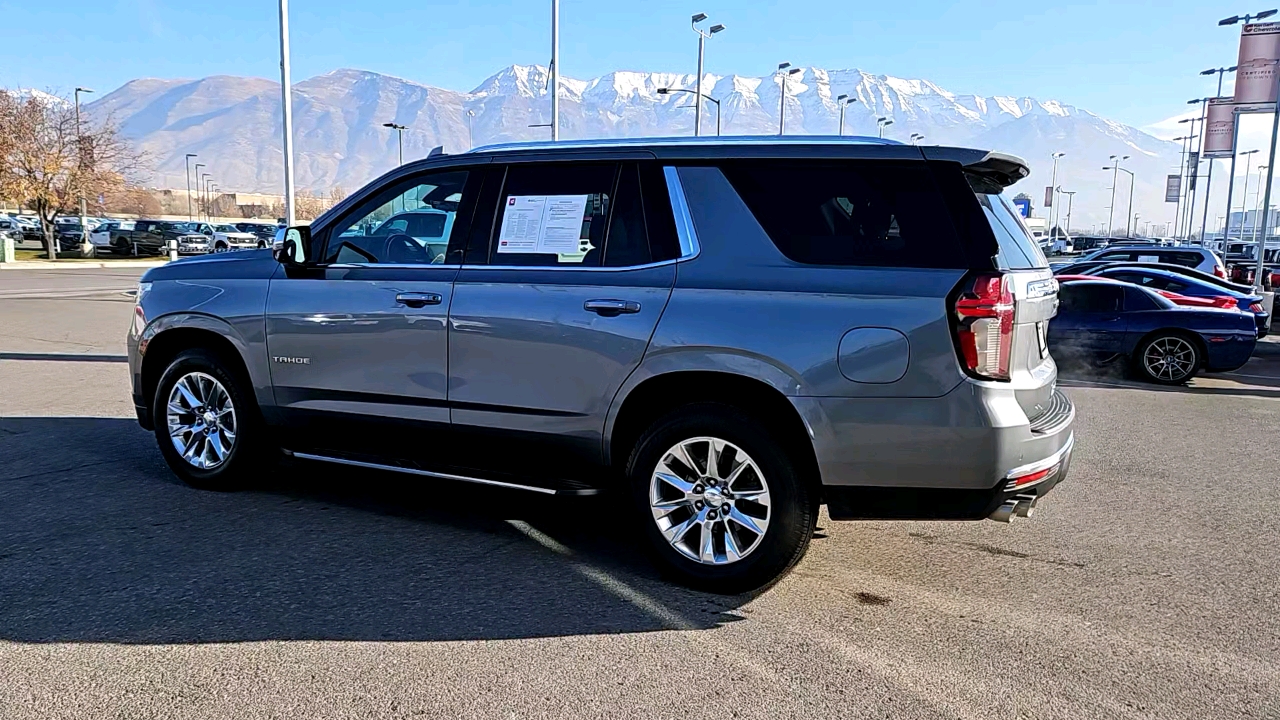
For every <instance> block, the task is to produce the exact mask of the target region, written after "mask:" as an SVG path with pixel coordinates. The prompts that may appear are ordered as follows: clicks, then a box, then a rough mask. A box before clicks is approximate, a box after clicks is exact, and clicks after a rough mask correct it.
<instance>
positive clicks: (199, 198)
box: [187, 163, 207, 217]
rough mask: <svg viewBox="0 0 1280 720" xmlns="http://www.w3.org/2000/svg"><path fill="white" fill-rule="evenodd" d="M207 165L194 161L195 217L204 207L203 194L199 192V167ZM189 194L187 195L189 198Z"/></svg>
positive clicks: (198, 215)
mask: <svg viewBox="0 0 1280 720" xmlns="http://www.w3.org/2000/svg"><path fill="white" fill-rule="evenodd" d="M202 167H207V166H206V165H205V164H204V163H196V165H195V170H196V174H195V178H196V217H200V212H201V210H202V209H203V208H204V194H203V193H201V192H200V168H202ZM190 197H191V196H190V195H188V196H187V198H188V199H190Z"/></svg>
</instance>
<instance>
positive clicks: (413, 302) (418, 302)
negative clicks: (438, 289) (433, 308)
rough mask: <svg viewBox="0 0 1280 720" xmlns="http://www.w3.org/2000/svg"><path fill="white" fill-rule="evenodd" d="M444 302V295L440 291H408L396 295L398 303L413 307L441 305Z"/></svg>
mask: <svg viewBox="0 0 1280 720" xmlns="http://www.w3.org/2000/svg"><path fill="white" fill-rule="evenodd" d="M442 302H444V296H443V295H441V294H440V293H421V292H406V293H398V294H397V295H396V303H397V304H399V305H407V306H408V307H411V308H420V307H425V306H427V305H439V304H440V303H442Z"/></svg>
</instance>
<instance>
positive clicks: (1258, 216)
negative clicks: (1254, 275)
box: [1253, 165, 1267, 243]
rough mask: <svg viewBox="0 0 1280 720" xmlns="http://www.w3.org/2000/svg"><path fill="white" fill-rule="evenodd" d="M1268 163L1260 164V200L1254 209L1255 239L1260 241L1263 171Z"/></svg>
mask: <svg viewBox="0 0 1280 720" xmlns="http://www.w3.org/2000/svg"><path fill="white" fill-rule="evenodd" d="M1266 169H1267V166H1266V165H1259V166H1258V202H1257V209H1255V210H1254V211H1253V241H1254V242H1255V243H1256V242H1258V223H1259V221H1261V219H1262V201H1263V197H1262V171H1263V170H1266Z"/></svg>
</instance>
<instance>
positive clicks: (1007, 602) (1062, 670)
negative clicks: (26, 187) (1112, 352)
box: [0, 269, 1280, 720]
mask: <svg viewBox="0 0 1280 720" xmlns="http://www.w3.org/2000/svg"><path fill="white" fill-rule="evenodd" d="M141 272H142V271H141V270H131V269H114V270H50V271H36V270H22V271H2V272H0V717H3V718H6V719H9V718H99V717H127V718H149V717H156V718H169V717H215V718H258V717H262V718H276V717H280V718H283V717H298V718H370V717H518V718H526V717H574V718H594V717H598V718H630V717H637V718H639V717H670V718H676V717H733V718H757V717H759V718H766V717H767V718H783V717H805V718H836V717H840V718H885V717H894V718H898V717H904V718H1064V719H1065V718H1070V719H1072V720H1079V719H1082V718H1160V719H1162V720H1167V719H1171V718H1195V719H1197V720H1201V719H1203V718H1277V717H1280V593H1277V591H1276V589H1277V578H1280V552H1278V551H1277V546H1278V545H1280V519H1278V518H1277V509H1278V508H1280V483H1278V482H1277V478H1278V477H1280V465H1278V460H1277V458H1280V453H1277V449H1278V448H1280V434H1278V433H1277V428H1278V427H1280V352H1276V350H1278V349H1280V344H1269V345H1268V346H1267V347H1265V348H1264V350H1265V351H1266V352H1262V353H1260V354H1259V356H1258V357H1256V358H1255V359H1254V360H1253V361H1251V362H1250V363H1249V364H1248V365H1246V366H1245V367H1244V368H1242V369H1241V370H1240V371H1238V372H1237V373H1232V374H1227V375H1218V376H1214V377H1211V378H1200V379H1197V380H1196V381H1194V382H1193V383H1192V385H1191V386H1190V387H1186V388H1172V389H1164V388H1154V387H1150V386H1145V385H1140V384H1137V383H1131V382H1128V381H1126V380H1124V379H1122V378H1080V377H1075V378H1070V379H1066V380H1064V382H1063V384H1064V385H1065V386H1066V387H1067V388H1068V390H1067V392H1068V394H1069V395H1070V396H1071V398H1072V399H1073V400H1074V401H1075V403H1076V405H1077V408H1078V421H1077V430H1076V432H1077V450H1076V455H1075V459H1074V460H1073V462H1072V474H1071V477H1070V478H1069V480H1068V481H1067V482H1065V483H1063V484H1062V485H1061V486H1059V487H1058V488H1057V489H1056V490H1055V491H1054V493H1053V494H1052V495H1051V496H1050V497H1049V498H1047V499H1046V501H1044V502H1042V503H1041V504H1040V507H1039V508H1038V509H1037V513H1036V516H1035V517H1034V518H1032V519H1030V520H1025V521H1021V522H1015V523H1014V524H1011V525H1000V524H997V523H992V522H981V523H956V524H952V523H832V522H829V521H827V520H826V518H825V516H824V518H823V521H822V522H820V527H821V529H820V531H819V532H818V533H817V536H816V537H815V540H814V542H813V544H812V547H811V549H810V552H809V555H808V556H807V558H806V559H805V560H804V561H803V562H802V563H801V565H800V566H799V567H798V568H797V569H796V571H795V572H793V573H792V574H791V575H790V576H789V577H788V578H786V579H785V580H784V581H783V582H781V583H780V584H779V585H778V586H776V587H774V588H773V589H771V590H769V591H768V592H766V593H764V594H763V595H760V596H758V597H754V598H747V597H739V598H733V597H719V596H711V595H703V594H699V593H695V592H692V591H688V590H684V589H682V588H679V587H674V586H671V585H668V584H665V583H664V582H662V581H661V580H660V579H659V578H658V577H657V576H656V575H655V573H654V572H653V570H652V569H651V568H650V567H649V566H648V565H647V564H646V563H645V562H644V561H643V560H642V559H640V558H639V552H638V549H637V548H636V547H635V546H634V545H633V544H632V542H631V540H630V538H629V537H628V535H627V533H626V532H625V531H624V529H623V528H622V527H620V523H619V522H618V517H619V516H620V514H621V513H620V512H619V511H618V509H617V508H616V507H613V506H612V503H611V502H610V500H609V499H608V498H604V499H599V498H589V499H583V500H579V501H574V502H564V501H544V500H542V499H539V498H530V497H527V496H525V495H523V494H513V493H508V492H497V491H493V490H488V489H484V488H474V487H470V486H464V485H453V484H447V483H436V482H431V481H422V480H406V479H402V478H399V477H393V476H387V475H381V474H373V473H355V472H350V471H347V470H341V471H335V470H331V469H328V468H317V467H315V466H310V465H295V466H291V467H287V468H285V470H284V471H283V472H280V473H277V474H273V475H272V476H270V477H264V478H263V479H262V483H261V487H260V489H257V490H254V491H246V492H238V493H228V494H218V493H207V492H199V491H196V490H191V489H188V488H187V487H185V486H183V485H182V484H180V483H179V482H178V481H177V480H176V479H175V478H174V477H173V476H172V475H171V474H170V473H169V472H168V470H167V469H166V468H165V466H164V463H163V461H162V460H161V458H160V455H159V453H158V451H157V450H156V448H155V442H154V438H153V437H152V436H151V435H150V434H148V433H147V432H145V431H143V430H141V429H140V428H139V427H138V426H137V424H136V423H135V421H134V420H133V417H132V416H133V410H132V404H131V402H130V400H129V389H128V387H129V383H128V377H127V365H125V364H124V363H123V362H122V358H123V353H124V333H125V329H126V327H127V324H128V322H129V317H130V310H131V300H130V298H129V297H128V296H127V295H125V294H124V293H123V291H125V290H128V289H130V288H131V287H132V285H133V283H134V282H135V281H136V278H137V277H138V276H139V275H140V274H141Z"/></svg>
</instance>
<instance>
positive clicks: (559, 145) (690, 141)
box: [468, 135, 902, 153]
mask: <svg viewBox="0 0 1280 720" xmlns="http://www.w3.org/2000/svg"><path fill="white" fill-rule="evenodd" d="M836 144H847V145H902V143H900V142H898V141H897V140H888V139H884V138H876V137H869V136H863V135H782V136H779V135H729V136H722V137H715V136H710V137H708V136H702V137H693V136H683V137H631V138H595V139H585V140H560V141H551V140H532V141H527V142H510V143H497V144H493V145H482V146H480V147H477V148H473V149H472V150H469V151H468V152H474V153H480V152H515V151H519V150H572V149H575V148H610V147H617V148H630V147H652V146H686V147H687V146H707V147H714V146H725V145H728V146H732V145H836Z"/></svg>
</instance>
